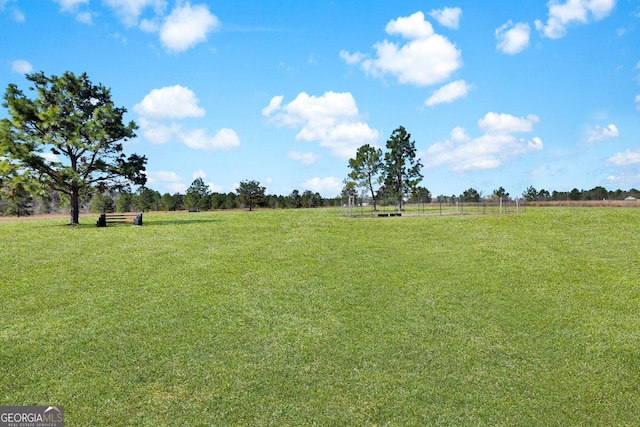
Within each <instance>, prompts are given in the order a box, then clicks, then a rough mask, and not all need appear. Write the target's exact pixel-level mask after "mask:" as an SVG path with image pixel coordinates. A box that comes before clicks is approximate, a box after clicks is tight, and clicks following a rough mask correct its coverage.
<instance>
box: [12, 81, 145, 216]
mask: <svg viewBox="0 0 640 427" xmlns="http://www.w3.org/2000/svg"><path fill="white" fill-rule="evenodd" d="M26 78H27V80H29V81H30V82H31V83H32V84H33V86H32V87H31V88H30V89H31V90H33V91H34V93H35V98H34V99H32V98H29V97H28V96H26V95H25V94H24V93H23V92H22V91H21V90H20V89H18V87H17V86H16V85H15V84H10V85H9V86H8V87H7V90H6V92H5V95H4V102H3V104H2V105H3V106H4V107H5V108H7V109H8V110H9V117H8V118H5V119H2V121H1V122H0V163H8V162H10V163H12V164H14V165H16V166H17V167H18V168H19V169H20V170H21V171H23V172H22V173H21V177H22V178H24V179H32V180H37V181H39V182H40V184H42V186H43V187H44V188H48V189H51V190H57V191H60V192H61V193H64V194H66V195H67V196H69V199H70V204H71V219H70V223H71V224H78V223H79V216H80V198H81V196H83V195H88V194H90V193H93V192H95V191H104V190H105V189H107V188H114V189H121V188H124V187H127V186H128V185H129V184H130V183H133V184H135V185H144V184H145V182H146V176H145V174H144V173H143V172H144V170H145V164H146V162H147V159H146V157H144V156H139V155H137V154H131V155H130V156H129V157H126V156H125V155H124V153H123V147H122V141H126V140H127V139H128V138H133V137H135V133H134V131H135V129H136V128H137V126H136V124H135V123H134V122H130V123H129V124H127V125H125V124H124V123H123V116H124V113H125V112H126V110H125V109H124V108H117V107H115V106H114V105H113V102H112V101H111V91H110V90H109V89H108V88H106V87H105V86H103V85H101V84H98V85H94V84H93V83H92V82H91V81H90V80H89V77H88V76H87V74H84V73H83V74H81V75H80V76H76V75H75V74H73V73H71V72H66V73H64V74H63V75H62V76H61V77H57V76H50V77H48V76H45V74H44V73H34V74H27V75H26Z"/></svg>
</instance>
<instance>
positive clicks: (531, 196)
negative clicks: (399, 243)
mask: <svg viewBox="0 0 640 427" xmlns="http://www.w3.org/2000/svg"><path fill="white" fill-rule="evenodd" d="M190 190H191V187H190ZM190 190H188V191H187V193H186V194H181V193H174V194H170V193H164V194H160V192H158V191H155V190H153V189H150V188H147V187H142V188H140V189H138V191H135V192H106V193H100V194H95V195H93V196H86V195H85V196H84V197H82V198H81V210H82V212H84V213H89V212H94V213H101V212H148V211H167V212H168V211H181V210H190V211H208V210H221V209H242V208H245V207H247V206H248V203H247V201H246V200H245V197H243V195H242V194H241V193H240V192H238V193H234V192H229V193H218V192H213V193H210V192H206V193H205V194H199V195H197V197H194V194H193V192H192V191H190ZM421 190H422V193H421V194H416V195H414V196H412V197H411V198H409V199H408V200H407V201H408V202H409V203H439V202H446V203H451V202H455V201H464V202H480V201H483V200H491V199H498V198H500V197H502V198H503V199H504V200H509V199H515V198H523V199H526V200H527V201H530V202H532V201H536V202H538V201H539V202H544V201H556V202H561V201H598V200H624V199H626V198H629V197H633V198H636V199H640V190H637V189H635V188H632V189H630V190H627V191H625V190H620V189H617V190H607V189H606V188H604V187H595V188H592V189H590V190H578V189H577V188H574V189H573V190H571V191H547V190H544V189H542V190H537V189H535V188H534V187H529V188H527V189H526V190H525V191H524V192H523V193H522V194H521V195H515V196H512V195H510V194H509V193H507V192H506V191H505V190H504V189H503V188H502V187H500V188H499V189H498V190H494V191H493V192H492V193H491V194H490V195H483V194H482V192H479V191H477V190H475V189H474V188H469V189H467V190H465V191H464V192H463V193H461V194H460V195H455V194H454V195H451V196H445V195H440V196H437V197H433V198H432V197H431V193H430V192H429V191H428V190H426V189H421ZM349 195H350V194H348V193H347V191H343V193H342V194H341V195H339V196H337V197H334V198H325V197H322V196H321V195H320V194H319V193H317V192H312V191H310V190H305V191H303V192H300V191H299V190H293V191H292V192H291V193H290V194H288V195H286V196H283V195H274V194H266V195H264V196H261V197H259V198H258V199H257V203H256V205H255V206H257V207H262V208H272V209H300V208H317V207H326V206H340V205H343V204H345V203H347V200H348V197H349ZM366 199H367V198H366V197H364V198H359V197H356V203H362V202H366V201H367V200H366ZM383 200H384V199H383ZM383 204H384V203H383ZM68 212H69V202H68V200H66V198H65V196H64V195H63V194H61V193H59V192H57V191H51V192H48V193H46V194H43V195H38V196H34V195H31V194H29V193H28V192H26V191H15V190H14V191H13V192H11V193H8V192H4V191H0V214H1V215H5V216H6V215H17V216H27V215H33V214H35V215H42V214H58V213H60V214H61V213H68Z"/></svg>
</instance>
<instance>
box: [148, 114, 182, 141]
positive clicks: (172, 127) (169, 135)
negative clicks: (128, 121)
mask: <svg viewBox="0 0 640 427" xmlns="http://www.w3.org/2000/svg"><path fill="white" fill-rule="evenodd" d="M139 122H140V129H141V130H142V136H144V137H145V138H146V139H147V140H148V141H149V142H151V143H153V144H166V143H168V142H171V141H173V140H175V139H177V138H178V135H180V132H181V131H182V125H181V124H178V123H162V122H156V121H153V120H148V119H146V118H144V117H141V118H140V120H139Z"/></svg>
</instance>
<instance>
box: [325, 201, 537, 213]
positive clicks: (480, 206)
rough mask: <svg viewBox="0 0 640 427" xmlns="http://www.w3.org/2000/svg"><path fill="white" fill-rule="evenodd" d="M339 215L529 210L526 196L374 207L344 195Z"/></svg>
mask: <svg viewBox="0 0 640 427" xmlns="http://www.w3.org/2000/svg"><path fill="white" fill-rule="evenodd" d="M334 206H335V207H336V209H337V211H338V215H341V216H347V217H361V218H367V217H369V218H372V217H391V216H440V215H443V216H444V215H490V214H517V213H522V212H525V211H526V203H525V200H524V199H508V200H503V199H492V200H481V201H479V202H468V201H464V200H430V201H427V200H425V201H421V200H416V201H412V202H409V203H404V204H403V205H402V209H398V206H397V205H392V204H386V203H382V204H378V205H377V206H375V209H374V206H373V204H372V203H369V202H368V201H366V200H362V199H360V200H359V199H356V198H343V199H338V200H336V203H335V204H334Z"/></svg>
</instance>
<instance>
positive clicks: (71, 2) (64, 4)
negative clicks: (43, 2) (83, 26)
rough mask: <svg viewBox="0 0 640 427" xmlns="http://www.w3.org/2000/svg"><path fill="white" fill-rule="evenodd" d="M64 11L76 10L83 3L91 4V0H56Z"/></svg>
mask: <svg viewBox="0 0 640 427" xmlns="http://www.w3.org/2000/svg"><path fill="white" fill-rule="evenodd" d="M54 1H55V2H56V3H58V4H59V5H60V10H61V11H63V12H75V11H76V10H78V7H79V6H80V5H81V4H89V0H54Z"/></svg>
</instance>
